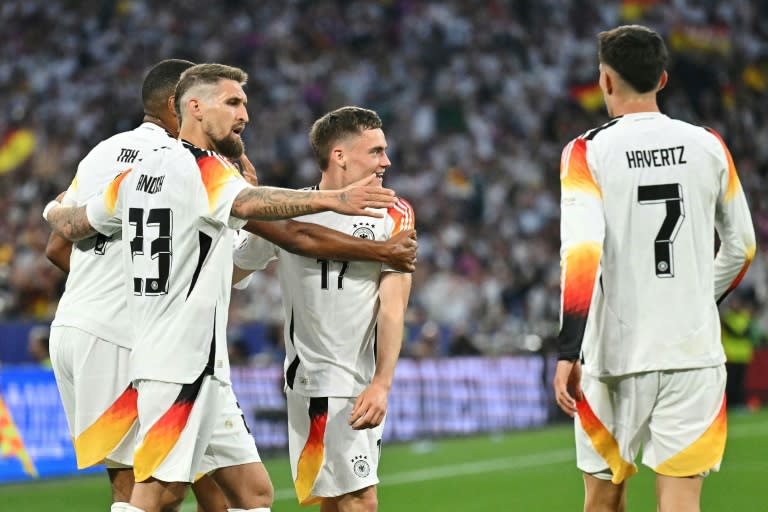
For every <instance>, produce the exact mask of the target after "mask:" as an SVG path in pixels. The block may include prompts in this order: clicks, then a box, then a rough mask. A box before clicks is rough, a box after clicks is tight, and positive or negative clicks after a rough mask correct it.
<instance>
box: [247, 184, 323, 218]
mask: <svg viewBox="0 0 768 512" xmlns="http://www.w3.org/2000/svg"><path fill="white" fill-rule="evenodd" d="M319 194H320V193H319V192H315V191H310V190H288V189H283V188H274V187H258V188H246V189H245V190H243V191H242V192H240V193H239V194H238V195H237V197H236V198H235V201H234V202H233V203H232V215H234V216H235V217H238V218H241V219H259V220H280V219H288V218H291V217H297V216H300V215H307V214H309V213H316V212H319V211H323V210H324V209H325V208H322V207H320V206H319V205H318V204H317V203H316V202H315V201H313V199H314V198H317V197H318V195H319Z"/></svg>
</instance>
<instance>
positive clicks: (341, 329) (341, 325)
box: [234, 200, 415, 397]
mask: <svg viewBox="0 0 768 512" xmlns="http://www.w3.org/2000/svg"><path fill="white" fill-rule="evenodd" d="M381 211H382V213H383V212H384V210H381ZM296 220H300V221H302V222H311V223H314V224H320V225H323V226H325V227H328V228H332V229H335V230H337V231H341V232H342V233H347V234H350V235H352V236H356V237H360V238H366V239H369V240H388V239H389V238H391V237H392V236H394V235H396V234H397V233H399V232H400V231H402V230H405V229H412V228H413V226H414V223H415V221H414V216H413V209H412V208H411V206H410V205H409V204H408V203H407V202H406V201H403V200H400V201H399V202H398V203H397V204H396V205H395V206H394V207H392V208H389V209H388V210H387V211H386V215H385V216H384V218H381V219H375V218H373V217H349V216H345V215H340V214H337V213H334V212H323V213H315V214H311V215H305V216H303V217H298V218H297V219H296ZM275 258H277V259H278V273H279V276H280V286H281V288H282V292H283V310H284V313H285V326H284V329H283V332H284V341H285V365H284V367H285V382H286V385H287V386H288V387H289V388H291V389H293V390H294V391H295V392H296V393H299V394H301V395H304V396H323V397H328V396H336V397H351V396H357V395H358V394H360V393H361V392H362V391H363V390H364V389H365V388H366V387H367V386H368V384H370V382H371V379H372V378H373V374H374V370H375V369H376V352H375V351H376V348H375V346H376V320H377V315H378V311H379V279H380V277H381V273H382V272H391V271H393V270H392V269H391V268H388V267H386V266H383V265H382V264H380V263H376V262H370V261H328V260H322V259H316V258H309V257H304V256H299V255H296V254H292V253H290V252H287V251H284V250H282V249H280V248H279V247H278V246H276V245H274V244H272V243H270V242H268V241H267V240H264V239H262V238H259V237H257V236H254V235H248V236H247V237H244V238H243V239H242V241H241V243H240V245H239V247H238V248H237V249H235V255H234V261H235V265H237V266H238V267H240V268H243V269H262V268H264V267H265V266H266V265H267V263H269V262H270V261H271V260H273V259H275Z"/></svg>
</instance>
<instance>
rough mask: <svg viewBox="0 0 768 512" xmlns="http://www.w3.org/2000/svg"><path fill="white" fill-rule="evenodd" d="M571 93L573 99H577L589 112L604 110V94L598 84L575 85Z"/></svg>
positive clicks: (570, 90)
mask: <svg viewBox="0 0 768 512" xmlns="http://www.w3.org/2000/svg"><path fill="white" fill-rule="evenodd" d="M569 92H570V95H571V98H573V99H575V100H576V101H577V102H578V103H579V105H581V108H583V109H584V110H586V111H587V112H595V111H597V110H599V109H601V108H603V92H602V91H601V90H600V84H599V83H598V82H594V83H590V84H582V85H573V86H571V88H570V89H569Z"/></svg>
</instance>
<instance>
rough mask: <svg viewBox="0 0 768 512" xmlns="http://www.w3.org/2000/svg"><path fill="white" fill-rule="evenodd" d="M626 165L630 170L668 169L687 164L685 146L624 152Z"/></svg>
mask: <svg viewBox="0 0 768 512" xmlns="http://www.w3.org/2000/svg"><path fill="white" fill-rule="evenodd" d="M625 154H626V156H627V165H628V166H629V168H630V169H638V168H640V167H669V166H670V165H682V164H687V163H688V161H687V160H686V159H685V146H675V147H672V148H656V149H636V150H633V151H627V152H625Z"/></svg>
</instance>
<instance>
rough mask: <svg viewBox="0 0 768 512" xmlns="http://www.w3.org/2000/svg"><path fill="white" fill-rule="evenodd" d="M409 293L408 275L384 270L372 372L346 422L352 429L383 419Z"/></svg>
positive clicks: (401, 335)
mask: <svg viewBox="0 0 768 512" xmlns="http://www.w3.org/2000/svg"><path fill="white" fill-rule="evenodd" d="M410 293H411V274H400V273H397V272H387V273H385V274H382V276H381V282H380V283H379V299H380V300H381V304H380V306H379V316H378V318H377V321H376V334H377V337H376V346H377V348H378V350H377V353H376V373H375V374H374V375H373V380H372V381H371V384H370V385H369V386H368V387H367V388H366V389H365V391H363V392H362V393H361V394H360V396H358V397H357V401H356V402H355V406H354V407H353V408H352V414H351V416H350V418H349V424H350V425H351V426H352V428H353V429H355V430H362V429H366V428H373V427H376V426H378V425H380V424H381V422H382V421H384V416H385V415H386V413H387V397H388V395H389V390H390V389H391V388H392V380H393V379H394V376H395V365H397V360H398V358H399V357H400V348H401V347H402V346H403V328H404V324H405V310H406V308H407V307H408V297H409V295H410Z"/></svg>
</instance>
